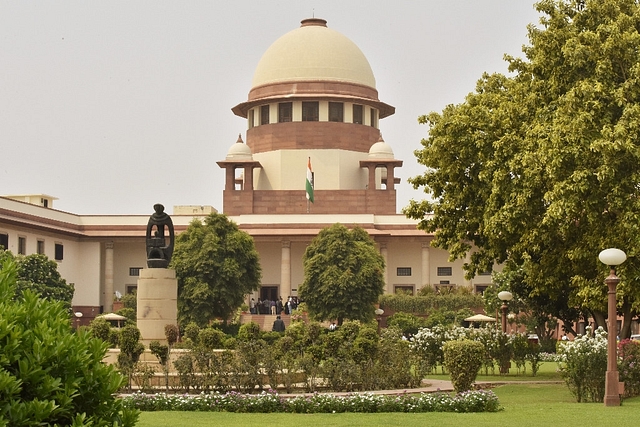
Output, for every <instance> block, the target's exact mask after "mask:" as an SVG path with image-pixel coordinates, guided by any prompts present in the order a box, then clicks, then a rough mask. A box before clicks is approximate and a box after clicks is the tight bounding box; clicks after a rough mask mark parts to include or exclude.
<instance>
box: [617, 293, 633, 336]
mask: <svg viewBox="0 0 640 427" xmlns="http://www.w3.org/2000/svg"><path fill="white" fill-rule="evenodd" d="M633 317H634V313H633V312H632V311H631V304H630V303H629V301H628V300H627V299H626V298H625V299H624V302H623V303H622V328H620V339H621V340H623V339H627V338H630V337H631V320H632V319H633Z"/></svg>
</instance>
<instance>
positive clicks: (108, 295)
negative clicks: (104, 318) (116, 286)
mask: <svg viewBox="0 0 640 427" xmlns="http://www.w3.org/2000/svg"><path fill="white" fill-rule="evenodd" d="M103 304H104V307H103V309H104V312H105V313H111V311H113V242H107V243H105V245H104V300H103Z"/></svg>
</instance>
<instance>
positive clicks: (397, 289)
mask: <svg viewBox="0 0 640 427" xmlns="http://www.w3.org/2000/svg"><path fill="white" fill-rule="evenodd" d="M393 292H394V293H396V294H405V295H413V285H395V286H394V287H393Z"/></svg>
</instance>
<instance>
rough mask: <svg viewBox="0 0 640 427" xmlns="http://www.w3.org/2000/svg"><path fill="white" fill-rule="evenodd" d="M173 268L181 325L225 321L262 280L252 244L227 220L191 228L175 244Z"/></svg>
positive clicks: (212, 218)
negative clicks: (214, 320)
mask: <svg viewBox="0 0 640 427" xmlns="http://www.w3.org/2000/svg"><path fill="white" fill-rule="evenodd" d="M171 266H172V268H175V270H176V276H177V278H178V319H179V321H180V323H181V324H187V323H189V322H195V323H197V324H198V325H200V326H205V325H206V324H208V323H209V321H210V320H213V319H215V318H221V319H223V320H224V321H226V320H227V319H228V318H229V317H230V316H231V314H232V313H233V312H234V311H235V310H236V309H237V308H238V307H240V305H241V304H242V302H243V299H244V296H245V295H246V294H248V293H250V292H252V291H254V290H256V289H258V286H259V285H260V281H261V277H262V272H261V269H260V263H259V256H258V252H257V251H256V249H255V245H254V243H253V239H252V238H251V236H249V235H248V234H247V233H245V232H243V231H241V230H240V229H239V228H238V226H237V225H236V224H235V223H233V222H231V221H229V219H228V218H227V217H226V216H225V215H222V214H211V215H209V216H207V217H206V218H205V220H204V223H203V222H202V221H200V220H197V219H196V220H194V221H192V222H191V224H189V227H188V228H187V230H185V231H184V232H183V233H181V234H180V235H179V236H178V237H177V238H176V245H175V250H174V253H173V258H172V262H171Z"/></svg>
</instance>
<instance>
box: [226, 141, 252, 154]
mask: <svg viewBox="0 0 640 427" xmlns="http://www.w3.org/2000/svg"><path fill="white" fill-rule="evenodd" d="M226 159H227V160H253V153H251V148H249V146H248V145H247V144H245V143H244V142H243V141H242V136H241V135H238V141H237V142H236V143H235V144H233V145H232V146H231V147H230V148H229V151H227V158H226Z"/></svg>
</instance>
